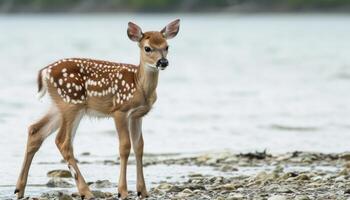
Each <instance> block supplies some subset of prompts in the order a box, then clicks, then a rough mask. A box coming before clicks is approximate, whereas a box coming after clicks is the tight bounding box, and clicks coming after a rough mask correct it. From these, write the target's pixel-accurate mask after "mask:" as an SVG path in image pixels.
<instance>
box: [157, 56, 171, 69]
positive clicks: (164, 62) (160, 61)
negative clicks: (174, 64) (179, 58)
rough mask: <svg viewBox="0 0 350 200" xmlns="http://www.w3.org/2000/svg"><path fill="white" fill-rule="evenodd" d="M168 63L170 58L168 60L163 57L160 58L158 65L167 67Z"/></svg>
mask: <svg viewBox="0 0 350 200" xmlns="http://www.w3.org/2000/svg"><path fill="white" fill-rule="evenodd" d="M168 65H169V62H168V60H167V59H166V58H161V59H159V60H158V62H157V66H158V67H162V68H165V67H167V66H168Z"/></svg>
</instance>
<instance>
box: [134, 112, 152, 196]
mask: <svg viewBox="0 0 350 200" xmlns="http://www.w3.org/2000/svg"><path fill="white" fill-rule="evenodd" d="M130 132H131V138H132V145H133V149H134V153H135V158H136V170H137V171H136V174H137V176H136V191H137V196H139V197H140V198H147V197H148V193H147V189H146V184H145V178H144V176H143V164H142V157H143V144H144V143H143V137H142V118H132V119H131V121H130Z"/></svg>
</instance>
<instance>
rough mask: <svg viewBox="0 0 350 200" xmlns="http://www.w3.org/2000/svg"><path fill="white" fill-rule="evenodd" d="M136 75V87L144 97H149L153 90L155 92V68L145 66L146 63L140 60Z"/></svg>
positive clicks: (156, 73)
mask: <svg viewBox="0 0 350 200" xmlns="http://www.w3.org/2000/svg"><path fill="white" fill-rule="evenodd" d="M136 75H137V80H138V81H137V82H138V87H139V88H140V89H141V90H142V92H143V94H144V96H145V98H148V97H150V96H151V95H152V94H153V93H154V92H156V88H157V85H158V75H159V72H158V70H157V69H154V68H152V67H150V66H147V64H146V63H144V62H142V60H141V62H140V70H139V71H138V73H137V74H136Z"/></svg>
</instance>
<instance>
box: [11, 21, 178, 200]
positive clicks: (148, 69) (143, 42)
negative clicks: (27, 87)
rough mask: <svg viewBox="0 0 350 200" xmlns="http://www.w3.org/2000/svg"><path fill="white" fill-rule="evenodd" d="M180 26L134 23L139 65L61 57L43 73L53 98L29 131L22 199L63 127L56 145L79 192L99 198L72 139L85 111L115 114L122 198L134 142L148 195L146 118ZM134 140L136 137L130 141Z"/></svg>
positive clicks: (140, 191)
mask: <svg viewBox="0 0 350 200" xmlns="http://www.w3.org/2000/svg"><path fill="white" fill-rule="evenodd" d="M179 26H180V20H179V19H177V20H175V21H173V22H171V23H169V24H168V25H167V26H165V27H164V28H163V29H162V30H161V31H149V32H144V33H143V32H142V30H141V28H140V27H139V26H137V25H136V24H134V23H132V22H129V23H128V29H127V34H128V37H129V38H130V40H132V41H135V42H137V43H138V46H139V48H140V64H139V65H138V66H136V65H131V64H123V63H114V62H108V61H102V60H93V59H86V58H70V59H63V60H59V61H57V62H55V63H53V64H51V65H49V66H47V67H45V68H43V69H41V70H40V71H39V73H38V80H37V81H38V92H39V94H41V96H43V95H44V94H45V93H46V92H47V93H48V94H49V96H50V98H51V100H52V106H51V108H50V109H49V111H48V112H47V113H46V114H45V115H44V116H43V117H42V118H41V119H40V120H39V121H37V122H36V123H34V124H32V125H31V126H30V127H29V130H28V139H27V146H26V151H25V156H24V161H23V165H22V169H21V172H20V175H19V178H18V181H17V184H16V190H15V194H17V198H22V197H23V196H24V190H25V186H26V183H27V178H28V172H29V168H30V165H31V163H32V159H33V157H34V154H35V153H36V152H37V151H38V150H39V148H40V146H41V144H42V143H43V141H44V140H45V139H46V138H47V137H48V136H49V135H51V134H52V133H53V132H55V131H56V130H58V134H57V136H56V140H55V142H56V145H57V147H58V149H59V151H60V152H61V154H62V156H63V158H64V160H65V161H66V162H67V163H68V168H69V170H70V171H71V173H72V175H73V177H74V179H75V182H76V185H77V188H78V191H79V194H80V195H81V197H82V198H86V199H92V198H94V196H93V194H92V193H91V191H90V189H89V187H88V185H87V184H86V182H85V180H84V178H83V176H82V174H81V172H80V170H79V168H78V165H77V162H76V159H75V158H74V153H73V146H72V141H73V139H74V135H75V132H76V129H77V127H78V125H79V122H80V120H81V119H82V117H83V116H84V115H92V116H97V117H112V118H113V119H114V121H115V124H116V129H117V132H118V136H119V153H120V176H119V183H118V197H120V198H122V199H125V198H127V195H128V191H127V181H126V170H127V162H128V157H129V154H130V148H131V144H132V147H133V150H134V153H135V157H136V168H137V184H136V191H137V195H138V196H139V197H140V198H146V197H147V196H148V193H147V190H146V185H145V180H144V176H143V166H142V156H143V146H144V142H143V137H142V128H141V126H142V117H143V116H145V115H146V114H147V113H148V112H149V111H150V109H151V107H152V105H153V104H154V103H155V101H156V99H157V94H156V88H157V85H158V74H159V69H161V70H164V69H165V68H166V67H167V66H168V60H167V58H166V57H167V54H168V44H167V39H171V38H174V37H175V36H176V35H177V33H178V31H179ZM130 138H131V140H130Z"/></svg>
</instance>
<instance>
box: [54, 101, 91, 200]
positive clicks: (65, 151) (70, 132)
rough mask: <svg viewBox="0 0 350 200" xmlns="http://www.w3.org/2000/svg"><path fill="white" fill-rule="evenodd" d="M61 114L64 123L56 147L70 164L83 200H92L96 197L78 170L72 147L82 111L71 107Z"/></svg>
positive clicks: (69, 166)
mask: <svg viewBox="0 0 350 200" xmlns="http://www.w3.org/2000/svg"><path fill="white" fill-rule="evenodd" d="M61 113H62V123H61V127H60V130H59V132H58V134H57V137H56V145H57V147H58V149H59V150H60V152H61V154H62V156H63V158H64V160H65V161H66V162H67V163H68V168H69V170H70V171H71V173H72V175H73V177H74V179H75V183H76V185H77V188H78V191H79V194H80V195H81V197H82V198H83V199H91V198H93V197H94V196H93V194H92V193H91V191H90V189H89V186H88V185H87V184H86V182H85V180H84V177H83V176H82V174H81V172H80V170H79V168H78V165H77V161H76V159H75V158H74V153H73V146H72V142H73V139H74V135H75V131H76V128H77V127H78V124H79V122H80V120H81V118H82V111H79V110H78V109H75V108H73V107H71V108H70V109H67V110H65V111H62V112H61Z"/></svg>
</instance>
